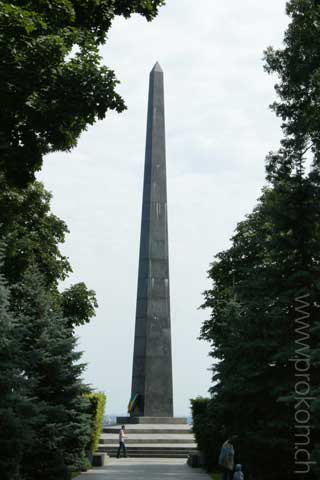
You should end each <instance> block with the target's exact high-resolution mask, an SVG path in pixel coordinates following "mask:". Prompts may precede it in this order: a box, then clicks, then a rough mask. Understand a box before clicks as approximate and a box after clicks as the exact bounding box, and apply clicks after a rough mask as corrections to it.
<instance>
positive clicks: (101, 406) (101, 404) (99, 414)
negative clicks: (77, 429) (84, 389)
mask: <svg viewBox="0 0 320 480" xmlns="http://www.w3.org/2000/svg"><path fill="white" fill-rule="evenodd" d="M86 398H87V399H88V400H89V403H90V405H89V410H88V412H89V414H90V416H91V438H90V443H89V444H88V445H89V446H88V452H89V453H94V452H96V451H97V449H98V446H99V439H100V436H101V433H102V429H103V419H104V412H105V406H106V396H105V394H104V393H89V394H87V395H86Z"/></svg>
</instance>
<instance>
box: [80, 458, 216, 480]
mask: <svg viewBox="0 0 320 480" xmlns="http://www.w3.org/2000/svg"><path fill="white" fill-rule="evenodd" d="M169 479H170V480H209V479H210V477H209V475H207V474H206V473H205V472H204V471H203V470H202V469H199V468H190V467H189V466H188V465H187V464H186V460H185V459H180V458H159V459H158V458H143V459H140V458H121V459H117V458H110V459H109V463H108V465H106V466H105V467H100V468H94V469H92V470H89V471H88V472H86V473H82V474H81V475H80V476H79V477H77V479H76V480H169Z"/></svg>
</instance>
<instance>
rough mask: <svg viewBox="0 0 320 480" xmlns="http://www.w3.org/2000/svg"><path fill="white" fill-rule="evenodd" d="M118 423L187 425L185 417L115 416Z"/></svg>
mask: <svg viewBox="0 0 320 480" xmlns="http://www.w3.org/2000/svg"><path fill="white" fill-rule="evenodd" d="M117 423H118V424H120V425H121V424H123V423H124V424H126V425H128V424H131V425H134V424H148V425H152V424H153V425H157V424H160V425H161V424H162V425H168V424H169V425H170V424H171V425H187V418H186V417H117Z"/></svg>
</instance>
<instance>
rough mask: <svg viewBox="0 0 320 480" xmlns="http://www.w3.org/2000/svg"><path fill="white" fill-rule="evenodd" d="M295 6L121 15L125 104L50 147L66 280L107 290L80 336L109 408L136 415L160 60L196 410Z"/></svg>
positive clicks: (179, 304)
mask: <svg viewBox="0 0 320 480" xmlns="http://www.w3.org/2000/svg"><path fill="white" fill-rule="evenodd" d="M284 10H285V0H268V1H267V2H261V1H258V0H242V1H241V2H240V1H239V0H229V1H224V2H221V1H218V0H198V1H194V0H167V5H166V6H165V7H163V8H162V9H161V10H160V13H159V16H158V17H157V18H156V19H155V20H154V21H153V22H152V23H147V22H146V21H145V20H144V19H143V18H141V17H138V16H134V17H133V18H131V19H130V20H122V19H117V20H116V21H115V22H114V24H113V27H112V29H111V31H110V34H109V40H108V42H107V44H106V45H105V46H104V47H103V48H102V49H101V54H102V56H103V61H104V63H105V64H106V65H107V66H109V67H111V68H113V69H114V70H115V72H116V74H117V77H118V79H119V80H120V81H121V84H120V85H119V87H118V91H119V93H120V94H121V95H122V96H123V97H124V99H125V101H126V104H127V106H128V110H127V111H126V112H125V113H122V114H120V115H118V114H113V113H111V114H109V115H107V117H106V119H105V120H104V121H100V122H98V123H96V124H95V125H94V126H93V127H90V128H89V129H88V131H87V132H85V133H84V134H83V135H82V137H81V139H80V141H79V144H78V147H77V148H75V149H74V150H73V151H72V152H71V153H69V154H67V153H63V154H54V155H50V156H48V157H47V158H46V159H45V162H44V168H43V170H42V172H41V174H40V175H39V178H40V179H41V180H43V181H44V184H45V186H46V187H47V189H49V190H50V191H51V192H52V193H53V195H54V198H53V204H52V205H53V211H54V213H55V214H57V215H58V216H59V217H61V218H62V219H64V220H65V221H66V222H67V224H68V226H69V229H70V234H69V235H68V237H67V240H66V243H65V245H63V246H62V251H63V253H64V254H65V255H67V256H68V257H69V258H70V261H71V264H72V267H73V270H74V273H73V274H72V275H71V276H70V278H69V280H68V282H66V285H68V284H70V283H75V282H78V281H85V282H86V283H87V285H88V286H89V287H90V288H93V289H94V290H96V292H97V296H98V302H99V309H98V311H97V316H96V317H95V319H94V320H92V321H91V323H90V324H89V325H86V326H84V327H81V328H79V329H78V335H79V348H80V349H81V350H83V351H84V361H86V362H88V367H87V371H86V376H85V380H86V381H87V382H88V383H90V384H91V385H92V386H93V387H95V388H96V389H98V390H100V391H105V392H106V394H107V396H108V403H107V413H109V414H110V413H117V414H125V413H126V408H127V404H128V400H129V396H130V390H131V370H132V355H133V339H134V322H135V302H136V290H137V273H138V252H139V235H140V218H141V202H142V185H143V166H144V149H145V131H146V114H147V94H148V76H149V72H150V70H151V68H152V67H153V65H154V63H155V62H156V61H159V63H160V64H161V66H162V68H163V70H164V80H165V106H166V135H167V175H168V179H167V181H168V216H169V251H170V275H171V278H170V281H171V315H172V317H171V321H172V340H173V376H174V407H175V415H185V414H188V413H189V399H190V398H193V397H195V396H197V395H206V394H207V390H208V388H209V386H210V376H211V375H210V371H209V370H208V369H209V368H210V364H211V360H210V358H209V357H208V352H209V345H208V344H206V343H205V342H200V341H199V340H197V337H198V335H199V329H200V326H201V322H202V321H203V320H204V319H205V318H207V317H208V315H209V311H202V310H198V307H199V305H200V304H201V303H202V295H201V293H202V292H203V291H204V290H205V289H206V288H208V287H209V285H210V284H209V282H208V279H207V270H208V268H209V264H210V262H211V261H212V260H213V257H214V255H215V254H216V253H218V252H219V251H221V250H223V249H225V248H227V247H228V245H229V239H230V237H231V235H232V232H233V230H234V228H235V226H236V224H237V222H239V221H241V220H242V219H243V218H244V215H245V214H247V213H249V212H250V211H251V210H252V208H253V206H254V205H255V202H256V199H257V197H258V196H259V193H260V190H261V187H262V185H263V184H264V158H265V156H266V154H267V153H268V152H269V151H270V150H272V149H276V148H277V147H278V143H279V138H280V133H281V132H280V124H279V121H278V120H277V119H276V118H275V116H274V114H273V113H272V112H271V111H269V110H268V105H269V104H270V103H271V102H272V101H273V100H274V99H275V94H274V90H273V84H274V82H275V79H274V78H271V77H269V76H268V75H267V74H266V73H265V72H264V71H263V63H262V56H263V50H264V49H265V48H266V47H267V46H268V45H274V46H280V45H281V42H282V37H283V32H284V29H285V26H286V24H287V18H286V16H285V12H284Z"/></svg>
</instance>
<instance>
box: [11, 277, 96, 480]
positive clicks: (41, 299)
mask: <svg viewBox="0 0 320 480" xmlns="http://www.w3.org/2000/svg"><path fill="white" fill-rule="evenodd" d="M12 290H14V298H15V299H17V298H19V301H18V302H17V301H14V302H13V303H12V308H13V312H14V315H15V317H16V338H18V339H19V341H20V343H21V350H22V351H23V356H21V357H20V359H19V363H20V368H21V371H23V372H24V375H25V376H26V378H28V385H29V388H30V391H29V396H30V397H29V398H30V399H33V404H34V405H35V407H36V411H35V413H34V416H33V418H32V422H33V429H34V437H33V440H32V442H30V444H29V445H28V448H27V449H25V450H24V452H23V456H22V459H21V475H22V478H23V479H25V480H40V479H43V478H44V477H45V478H48V479H50V480H51V479H52V480H56V479H57V478H59V479H60V478H61V479H63V478H65V479H68V478H69V468H70V469H73V470H76V469H77V470H79V469H80V468H81V467H82V466H83V465H84V464H85V462H86V451H85V448H86V445H87V443H88V440H89V436H90V417H89V416H88V415H87V413H86V409H87V408H88V403H87V401H86V400H85V398H84V396H83V394H84V393H85V392H87V391H88V389H87V387H86V386H85V385H83V383H82V382H81V374H82V372H83V369H84V365H83V364H81V363H79V360H80V357H81V354H80V353H78V352H76V351H75V345H76V339H75V338H74V336H73V335H72V332H71V331H70V329H69V328H68V326H67V323H66V320H65V319H64V318H63V316H62V315H61V312H60V311H59V309H57V307H56V306H55V303H54V301H53V299H52V297H51V295H50V293H48V291H47V289H46V286H45V283H44V281H43V278H42V276H41V274H39V273H38V272H37V270H36V269H29V270H28V271H27V272H26V273H25V274H24V277H23V281H22V282H21V283H19V284H16V285H15V286H14V287H12Z"/></svg>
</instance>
